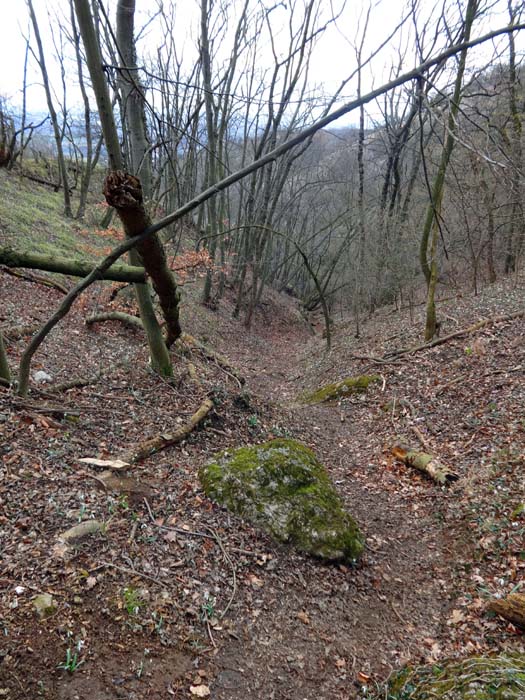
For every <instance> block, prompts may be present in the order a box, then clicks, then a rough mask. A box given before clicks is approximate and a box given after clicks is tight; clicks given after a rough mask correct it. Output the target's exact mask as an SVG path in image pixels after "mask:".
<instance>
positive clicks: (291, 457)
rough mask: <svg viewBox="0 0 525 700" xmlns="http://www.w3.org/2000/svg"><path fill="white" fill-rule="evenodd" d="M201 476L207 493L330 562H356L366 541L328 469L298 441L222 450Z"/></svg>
mask: <svg viewBox="0 0 525 700" xmlns="http://www.w3.org/2000/svg"><path fill="white" fill-rule="evenodd" d="M199 477H200V480H201V483H202V485H203V488H204V491H205V492H206V495H207V496H209V497H210V498H212V499H213V500H214V501H217V502H218V503H220V504H222V505H224V506H226V507H227V508H228V509H229V510H230V511H232V512H233V513H235V514H237V515H240V516H242V517H243V518H246V519H247V520H250V521H252V522H254V523H256V524H258V525H259V526H261V527H262V528H263V529H264V530H266V531H267V532H268V533H270V534H271V535H273V537H275V539H277V540H278V541H279V542H288V543H290V544H293V545H294V546H295V547H297V548H298V549H299V550H301V551H303V552H307V553H308V554H311V555H313V556H315V557H319V558H321V559H325V560H328V561H335V560H343V561H347V562H353V561H355V560H356V559H357V557H358V556H359V555H360V554H361V552H362V550H363V538H362V536H361V533H360V532H359V529H358V527H357V525H356V523H355V521H354V520H353V519H352V518H351V516H350V515H349V514H348V513H347V512H346V511H345V509H344V507H343V503H342V501H341V498H340V496H339V495H338V494H337V492H336V491H335V489H334V487H333V485H332V483H331V481H330V478H329V476H328V474H327V472H326V469H325V468H324V467H323V465H322V464H321V463H320V462H319V461H318V460H317V458H316V456H315V454H314V453H313V452H312V450H310V449H309V448H308V447H306V446H305V445H302V444H301V443H299V442H296V441H295V440H285V439H278V440H270V441H269V442H265V443H264V444H262V445H256V446H253V447H242V448H240V449H237V450H233V451H226V452H221V453H219V454H218V455H216V456H215V458H214V459H213V461H211V462H209V463H208V464H206V465H204V466H203V467H202V468H201V469H200V471H199Z"/></svg>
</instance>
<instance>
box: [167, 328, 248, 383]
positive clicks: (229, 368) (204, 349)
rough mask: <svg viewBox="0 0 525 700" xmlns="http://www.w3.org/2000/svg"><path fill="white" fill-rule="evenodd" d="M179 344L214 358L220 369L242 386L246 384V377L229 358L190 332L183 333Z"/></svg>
mask: <svg viewBox="0 0 525 700" xmlns="http://www.w3.org/2000/svg"><path fill="white" fill-rule="evenodd" d="M179 344H180V345H181V346H182V347H183V348H184V346H186V347H187V348H190V349H195V350H198V351H199V352H200V353H201V354H202V355H203V356H204V357H205V358H206V359H208V360H213V361H214V362H215V363H216V364H217V366H218V367H220V369H222V370H223V371H224V372H226V374H229V375H231V376H232V377H233V378H234V379H235V380H236V381H237V382H238V384H239V386H240V387H242V386H243V385H244V384H245V382H246V379H245V378H244V377H243V376H242V374H241V373H240V372H239V370H238V369H237V368H236V367H234V366H233V365H232V364H231V363H230V361H229V360H228V358H226V357H224V355H220V354H219V353H218V352H215V350H212V348H210V347H208V346H207V345H204V343H201V342H200V341H198V340H197V339H196V338H194V337H193V336H192V335H189V333H183V334H182V335H181V337H180V339H179Z"/></svg>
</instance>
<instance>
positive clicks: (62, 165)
mask: <svg viewBox="0 0 525 700" xmlns="http://www.w3.org/2000/svg"><path fill="white" fill-rule="evenodd" d="M27 5H28V7H29V14H30V15H31V22H32V24H33V31H34V32H35V40H36V44H37V48H38V57H37V61H38V64H39V66H40V72H41V74H42V83H43V85H44V90H45V93H46V100H47V108H48V110H49V116H50V117H51V124H52V126H53V133H54V135H55V143H56V147H57V160H58V168H59V171H60V180H61V182H62V185H63V188H64V214H65V215H66V216H68V217H70V218H72V217H73V212H72V210H71V196H70V191H69V183H68V179H67V168H66V160H65V158H64V150H63V148H62V134H61V133H60V126H59V124H58V116H57V113H56V110H55V107H54V104H53V98H52V96H51V86H50V84H49V78H48V74H47V68H46V61H45V56H44V49H43V47H42V40H41V38H40V30H39V27H38V20H37V18H36V14H35V11H34V8H33V0H27Z"/></svg>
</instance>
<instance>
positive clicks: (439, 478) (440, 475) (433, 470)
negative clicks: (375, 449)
mask: <svg viewBox="0 0 525 700" xmlns="http://www.w3.org/2000/svg"><path fill="white" fill-rule="evenodd" d="M392 454H393V455H394V457H395V458H396V459H398V460H399V461H401V462H403V463H404V464H406V465H407V467H413V468H414V469H417V470H419V471H420V472H423V473H424V474H426V475H427V476H429V477H430V478H431V479H432V480H433V481H435V482H436V483H437V484H440V485H441V486H444V485H446V484H449V483H450V482H452V481H457V480H458V479H459V476H458V474H455V473H454V472H453V471H451V470H450V469H449V468H448V467H447V466H445V465H444V464H442V463H441V462H439V460H437V459H436V458H435V457H434V456H433V455H431V454H427V453H426V452H418V451H417V450H406V449H405V448H404V447H401V446H400V445H396V446H395V447H393V448H392Z"/></svg>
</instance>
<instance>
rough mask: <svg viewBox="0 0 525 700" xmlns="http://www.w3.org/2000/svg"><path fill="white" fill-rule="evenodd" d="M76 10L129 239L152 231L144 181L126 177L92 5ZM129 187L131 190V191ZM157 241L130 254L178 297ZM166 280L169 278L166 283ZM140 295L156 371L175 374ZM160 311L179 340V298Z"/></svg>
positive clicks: (83, 1)
mask: <svg viewBox="0 0 525 700" xmlns="http://www.w3.org/2000/svg"><path fill="white" fill-rule="evenodd" d="M75 11H76V15H77V21H78V27H79V31H80V34H81V36H82V41H83V43H84V48H85V52H86V60H87V64H88V69H89V72H90V75H91V82H92V84H93V91H94V93H95V97H96V100H97V107H98V112H99V116H100V121H101V124H102V130H103V133H104V141H105V143H106V148H107V152H108V160H109V163H110V167H111V169H112V170H113V173H110V175H109V178H108V181H107V182H106V184H105V187H104V191H105V193H106V197H109V201H108V203H109V204H112V205H115V207H116V209H117V212H118V214H119V216H120V217H121V219H122V222H123V225H124V231H125V233H126V236H128V237H130V236H133V235H134V234H135V233H140V232H141V231H143V230H144V229H145V228H147V226H148V224H149V216H148V214H147V212H146V210H145V208H144V202H143V198H142V188H141V185H140V182H139V180H138V179H137V178H135V177H133V176H127V175H126V174H125V173H123V172H122V153H121V150H120V143H119V137H118V133H117V129H116V126H115V121H114V118H113V108H112V104H111V100H110V97H109V90H108V86H107V83H106V77H105V75H104V71H103V70H102V65H103V61H102V56H101V52H100V46H99V44H98V39H97V35H96V32H95V27H94V23H93V18H92V15H91V10H90V6H89V2H88V0H75ZM128 186H129V190H128V189H126V188H127V187H128ZM153 238H154V237H153V236H151V237H150V238H149V239H148V245H144V246H143V248H142V249H141V250H140V257H139V252H137V251H134V254H133V255H130V260H131V263H132V264H134V265H137V264H140V263H141V262H142V264H143V265H144V267H145V268H146V270H147V272H148V273H149V274H150V276H151V278H152V280H153V282H154V286H155V288H156V289H157V287H158V289H157V293H159V295H160V294H163V295H164V294H166V293H168V294H169V291H168V292H167V291H166V290H171V293H172V294H174V292H175V293H176V286H175V282H174V281H173V277H172V276H171V273H170V274H169V275H168V276H166V274H165V272H166V269H167V265H166V260H165V258H164V259H163V255H164V251H163V249H162V246H161V244H160V242H159V240H158V238H157V240H156V242H155V241H153ZM148 253H151V255H148ZM150 267H151V270H150ZM159 270H160V273H159ZM168 273H169V270H168ZM166 277H168V280H167V283H166ZM170 278H171V279H170ZM156 281H160V283H158V284H157V285H156ZM135 292H136V295H137V301H138V304H139V310H140V317H141V319H142V322H143V325H144V329H145V331H146V335H147V338H148V344H149V349H150V357H151V365H152V367H153V369H154V370H155V371H157V372H159V373H160V374H164V375H166V376H170V375H171V374H172V373H173V370H172V367H171V361H170V357H169V353H168V349H167V347H166V344H165V342H164V339H163V336H162V331H161V329H160V326H159V323H158V321H157V319H156V316H155V311H154V309H153V303H152V300H151V296H150V292H149V287H148V285H142V284H141V285H136V286H135ZM161 306H162V308H163V311H164V310H165V309H166V308H168V309H169V310H170V311H171V313H170V316H169V318H170V321H168V319H166V323H167V325H168V328H169V331H168V337H170V336H174V337H177V332H178V333H179V335H180V328H179V326H178V297H177V295H176V294H174V297H173V298H171V299H163V298H161ZM174 321H175V322H174Z"/></svg>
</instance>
